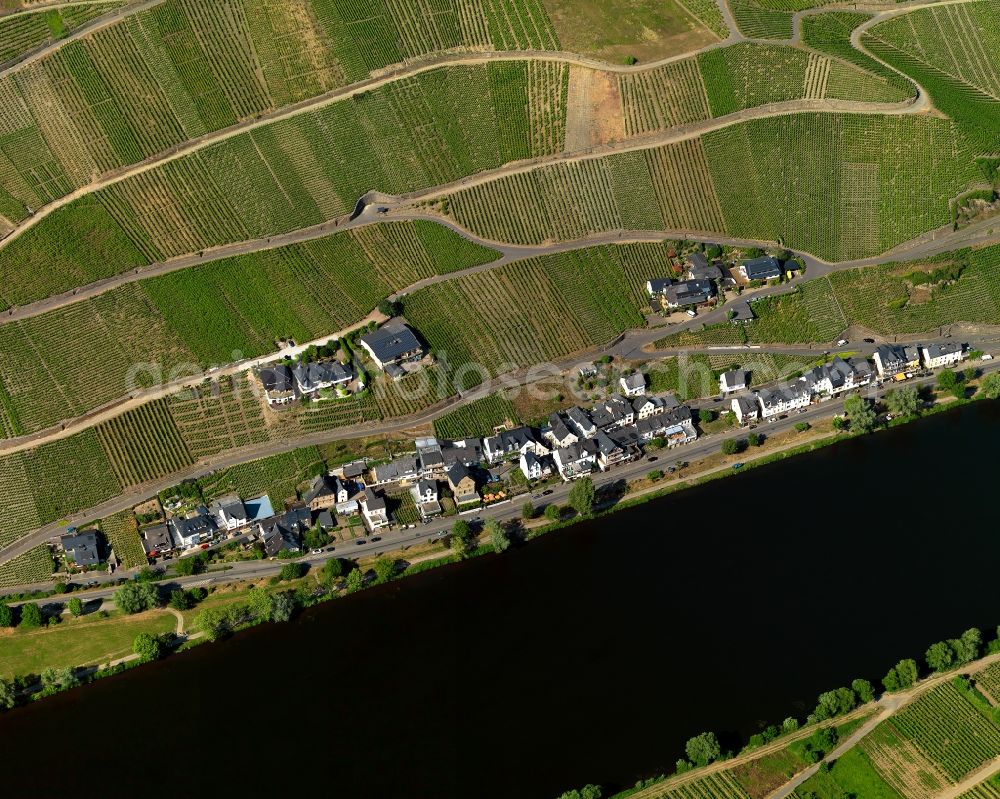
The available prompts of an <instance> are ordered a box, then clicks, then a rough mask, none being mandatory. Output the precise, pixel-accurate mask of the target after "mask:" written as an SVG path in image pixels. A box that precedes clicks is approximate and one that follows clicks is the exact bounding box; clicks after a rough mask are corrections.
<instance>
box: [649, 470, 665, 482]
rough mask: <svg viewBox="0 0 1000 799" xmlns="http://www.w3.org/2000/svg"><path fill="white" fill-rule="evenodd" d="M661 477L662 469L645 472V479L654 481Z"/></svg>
mask: <svg viewBox="0 0 1000 799" xmlns="http://www.w3.org/2000/svg"><path fill="white" fill-rule="evenodd" d="M662 477H663V470H662V469H653V470H652V471H651V472H649V473H647V474H646V479H647V480H651V481H652V482H654V483H655V482H656V481H657V480H659V479H660V478H662Z"/></svg>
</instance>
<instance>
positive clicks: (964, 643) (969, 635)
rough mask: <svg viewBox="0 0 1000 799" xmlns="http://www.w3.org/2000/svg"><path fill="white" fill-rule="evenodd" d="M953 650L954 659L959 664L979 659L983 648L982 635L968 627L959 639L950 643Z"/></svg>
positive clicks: (973, 628)
mask: <svg viewBox="0 0 1000 799" xmlns="http://www.w3.org/2000/svg"><path fill="white" fill-rule="evenodd" d="M950 643H951V647H952V649H954V650H955V658H956V660H957V661H958V662H959V663H969V662H970V661H973V660H975V659H976V658H977V657H979V653H980V651H981V650H982V648H983V634H982V633H981V632H980V631H979V630H978V629H976V628H975V627H970V628H969V629H968V630H966V631H965V632H964V633H962V637H961V638H957V639H955V640H954V641H951V642H950Z"/></svg>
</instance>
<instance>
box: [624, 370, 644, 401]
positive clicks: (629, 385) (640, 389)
mask: <svg viewBox="0 0 1000 799" xmlns="http://www.w3.org/2000/svg"><path fill="white" fill-rule="evenodd" d="M618 383H619V384H620V385H621V387H622V393H624V394H625V396H626V397H638V396H639V395H641V394H645V393H646V376H645V375H644V374H643V373H642V372H633V373H632V374H630V375H625V377H622V378H621V379H619V381H618Z"/></svg>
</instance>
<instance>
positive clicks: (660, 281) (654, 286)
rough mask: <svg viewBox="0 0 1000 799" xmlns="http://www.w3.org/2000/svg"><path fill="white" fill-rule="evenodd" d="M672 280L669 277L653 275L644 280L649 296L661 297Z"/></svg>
mask: <svg viewBox="0 0 1000 799" xmlns="http://www.w3.org/2000/svg"><path fill="white" fill-rule="evenodd" d="M673 282H674V281H672V280H671V279H670V278H669V277H654V278H652V279H651V280H647V281H646V291H647V292H649V296H650V297H661V296H663V292H665V291H666V290H667V289H668V288H669V287H670V286H671V285H672V284H673Z"/></svg>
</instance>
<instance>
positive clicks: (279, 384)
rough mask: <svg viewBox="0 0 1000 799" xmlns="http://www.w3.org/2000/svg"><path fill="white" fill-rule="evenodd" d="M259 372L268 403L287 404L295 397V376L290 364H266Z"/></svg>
mask: <svg viewBox="0 0 1000 799" xmlns="http://www.w3.org/2000/svg"><path fill="white" fill-rule="evenodd" d="M259 374H260V384H261V385H262V386H263V387H264V397H265V399H266V400H267V404H268V405H271V406H274V405H286V404H288V403H289V402H291V401H292V400H294V399H295V378H294V377H293V375H292V370H291V369H290V368H289V367H288V366H286V365H285V364H283V363H279V364H276V365H275V366H265V367H264V368H263V369H261V370H260V373H259Z"/></svg>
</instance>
